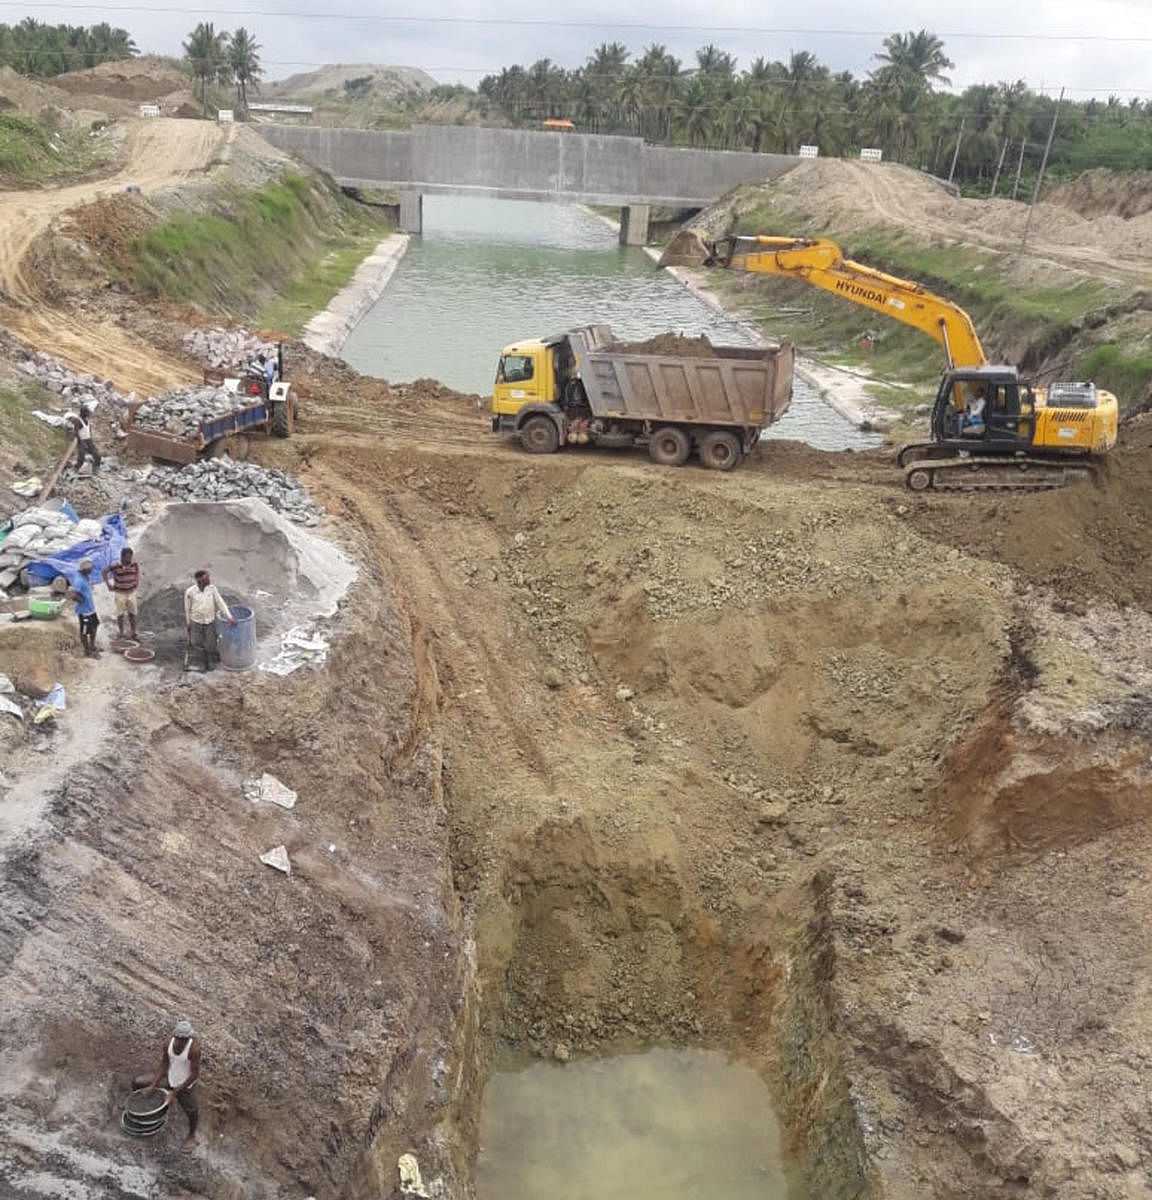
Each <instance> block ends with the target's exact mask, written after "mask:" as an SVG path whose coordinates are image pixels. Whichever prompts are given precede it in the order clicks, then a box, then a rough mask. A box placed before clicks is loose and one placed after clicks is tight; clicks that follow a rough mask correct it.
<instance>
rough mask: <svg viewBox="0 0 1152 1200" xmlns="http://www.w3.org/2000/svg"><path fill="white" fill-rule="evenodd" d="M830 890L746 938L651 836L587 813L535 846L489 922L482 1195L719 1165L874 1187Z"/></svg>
mask: <svg viewBox="0 0 1152 1200" xmlns="http://www.w3.org/2000/svg"><path fill="white" fill-rule="evenodd" d="M449 799H450V798H449ZM828 886H829V880H828V878H827V877H826V876H824V875H820V874H817V875H814V876H812V877H811V878H810V879H809V881H808V882H807V884H806V885H805V886H801V887H791V888H787V889H784V890H783V891H782V892H781V894H779V895H777V896H773V897H771V899H769V900H766V902H765V903H764V906H763V908H762V910H761V911H760V912H759V914H758V917H759V920H758V921H757V922H756V923H755V924H756V926H757V932H756V933H750V934H747V935H745V936H741V937H738V938H732V937H728V936H725V935H724V934H723V933H722V932H721V931H720V929H719V927H718V925H717V922H716V921H715V919H714V917H713V916H712V915H710V914H709V913H708V912H707V910H706V909H705V908H703V907H701V906H700V904H699V903H698V901H697V902H694V901H693V900H692V899H691V894H692V892H693V891H694V889H693V888H692V887H686V886H685V881H684V880H682V879H681V878H680V876H679V870H678V868H677V866H676V865H675V863H674V862H673V861H672V860H671V859H670V858H658V857H653V856H652V854H651V849H650V847H646V846H645V845H644V844H643V843H642V842H635V843H631V844H628V845H621V844H620V839H619V838H618V837H616V836H613V834H612V831H611V830H610V829H605V830H600V831H595V830H594V829H593V828H592V826H591V825H590V824H589V823H588V822H586V821H584V820H580V819H577V820H575V821H571V822H564V823H561V822H553V823H548V824H547V825H545V826H543V827H541V828H540V829H539V830H538V831H537V833H536V835H535V837H534V838H531V839H527V840H525V842H524V843H522V845H521V846H520V848H519V852H518V854H517V858H516V861H515V862H514V863H513V864H511V865H510V868H509V869H508V871H507V872H506V873H505V875H504V882H503V887H502V896H501V903H500V905H499V906H498V911H490V912H489V913H487V914H486V915H485V917H484V918H483V919H482V920H481V921H480V923H479V927H478V928H479V930H480V931H481V934H480V938H479V942H478V946H477V951H478V963H479V973H480V996H481V1020H480V1031H481V1036H480V1039H479V1041H478V1044H477V1049H476V1052H477V1055H478V1062H479V1069H478V1072H477V1074H478V1077H479V1079H480V1080H481V1081H483V1080H484V1079H485V1078H486V1080H487V1082H486V1084H485V1085H484V1094H483V1099H482V1101H481V1111H480V1114H479V1117H478V1118H477V1117H476V1114H475V1112H474V1111H473V1114H472V1121H473V1124H474V1125H475V1122H476V1121H477V1119H478V1124H479V1132H478V1135H477V1136H478V1139H479V1140H478V1159H477V1171H478V1174H477V1197H478V1200H497V1198H499V1200H529V1198H530V1197H532V1196H538V1195H543V1194H549V1195H553V1196H556V1197H557V1200H561V1198H563V1197H569V1196H571V1197H577V1196H583V1195H587V1194H589V1192H588V1191H587V1190H581V1188H582V1182H581V1181H582V1180H583V1181H584V1182H585V1183H586V1184H587V1185H588V1186H593V1184H594V1182H595V1181H598V1185H599V1186H600V1187H602V1188H603V1189H605V1190H604V1194H609V1195H615V1194H621V1195H629V1196H636V1197H637V1198H640V1197H644V1196H648V1195H652V1196H656V1195H661V1196H663V1197H664V1198H665V1200H682V1198H683V1200H687V1198H688V1197H691V1196H695V1195H697V1194H699V1193H698V1192H697V1191H694V1190H693V1188H694V1187H695V1183H693V1180H695V1181H696V1182H697V1183H698V1182H700V1180H701V1179H702V1178H704V1177H705V1175H706V1173H705V1174H701V1172H703V1171H704V1165H705V1164H707V1163H711V1164H712V1182H713V1184H714V1185H715V1186H719V1184H720V1182H721V1181H725V1182H726V1190H725V1193H724V1194H725V1195H730V1196H733V1197H736V1196H749V1197H751V1196H757V1197H761V1198H769V1200H775V1198H779V1200H784V1198H785V1197H787V1196H797V1197H814V1196H820V1197H827V1198H828V1200H837V1198H839V1197H843V1198H845V1200H847V1198H849V1197H857V1196H859V1195H861V1192H862V1188H863V1187H864V1186H865V1183H866V1179H867V1175H866V1170H865V1165H864V1154H863V1144H862V1141H861V1136H860V1133H859V1130H858V1129H857V1125H856V1117H855V1113H854V1110H853V1106H852V1101H851V1095H850V1087H849V1082H848V1078H847V1075H846V1073H845V1071H844V1067H843V1060H842V1055H841V1050H840V1047H839V1045H838V1035H837V1032H836V1024H837V1019H836V1003H835V999H834V994H833V979H834V964H833V954H832V948H831V934H830V930H829V927H828V914H827V893H828ZM478 1097H479V1092H477V1095H476V1096H474V1097H473V1103H475V1102H476V1100H477V1099H478ZM722 1097H726V1099H722ZM546 1098H547V1099H548V1100H549V1103H550V1104H551V1105H552V1107H551V1108H550V1109H548V1110H543V1109H542V1107H541V1106H542V1105H543V1104H544V1102H545V1099H546ZM557 1112H563V1113H564V1114H566V1117H565V1121H564V1122H563V1126H564V1129H565V1130H566V1131H567V1132H566V1134H564V1135H562V1134H561V1131H560V1127H559V1126H558V1125H557V1124H556V1116H557ZM608 1112H617V1113H618V1114H619V1115H620V1118H621V1121H622V1122H623V1125H624V1129H623V1131H622V1130H621V1128H620V1123H619V1122H615V1121H608V1120H607V1119H606V1114H607V1113H608ZM530 1114H535V1117H534V1118H533V1119H529V1118H530ZM629 1114H631V1115H630V1116H629ZM629 1120H631V1122H632V1126H631V1128H630V1129H629V1128H628V1121H629ZM753 1145H754V1146H755V1147H756V1150H755V1153H754V1154H753V1153H751V1152H750V1150H749V1148H750V1147H752V1146H753ZM550 1146H551V1147H552V1149H551V1150H550V1149H549V1147H550ZM673 1146H674V1147H675V1152H674V1153H673V1152H672V1148H673ZM577 1148H579V1149H578V1150H577ZM661 1150H663V1152H665V1155H666V1156H665V1159H664V1171H663V1172H661V1171H655V1170H653V1162H654V1161H655V1160H654V1158H653V1156H658V1155H659V1154H660V1153H661ZM553 1151H556V1152H555V1153H554V1152H553ZM573 1156H574V1157H573ZM581 1161H582V1162H584V1163H585V1164H587V1163H593V1164H596V1165H595V1167H594V1172H593V1174H592V1175H589V1174H587V1173H584V1174H581V1172H580V1171H579V1170H577V1169H576V1165H577V1164H578V1163H579V1162H581ZM566 1164H568V1165H566ZM673 1167H674V1170H673ZM669 1172H672V1173H671V1174H669ZM641 1181H644V1183H643V1186H641ZM542 1188H543V1189H545V1190H541V1189H542ZM653 1188H655V1189H656V1190H652V1189H653Z"/></svg>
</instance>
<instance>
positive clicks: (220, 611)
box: [184, 571, 236, 671]
mask: <svg viewBox="0 0 1152 1200" xmlns="http://www.w3.org/2000/svg"><path fill="white" fill-rule="evenodd" d="M193 578H194V579H195V580H196V582H195V583H194V584H193V585H192V586H191V587H190V588H189V589H188V590H187V591H186V592H185V593H184V629H185V632H186V633H187V635H188V647H189V649H190V650H193V649H194V650H201V651H203V654H204V670H205V671H211V670H212V657H213V656H214V655H215V656H216V657H219V654H218V652H217V650H216V618H217V616H221V617H223V618H224V620H225V621H227V622H228V624H229V625H235V624H236V618H235V617H234V616H233V615H232V611H231V609H229V607H228V605H227V604H225V603H224V597H223V596H221V595H220V592H219V589H218V588H217V587H216V585H215V584H214V583H213V582H212V580H211V578H210V577H209V575H208V572H207V571H197V572H196V574H195V575H194V576H193Z"/></svg>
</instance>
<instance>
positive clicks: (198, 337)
mask: <svg viewBox="0 0 1152 1200" xmlns="http://www.w3.org/2000/svg"><path fill="white" fill-rule="evenodd" d="M184 350H185V352H186V353H188V354H190V355H192V357H193V358H198V359H200V360H201V362H203V363H205V364H206V365H208V366H209V367H224V368H226V369H227V368H230V367H237V368H240V367H246V366H247V365H248V364H249V363H250V362H252V361H253V359H255V357H256V355H257V354H264V355H274V354H275V353H276V346H275V345H274V344H273V343H272V342H262V341H261V340H260V339H259V338H258V337H255V336H254V335H253V334H251V333H249V332H248V330H246V329H193V330H190V331H189V332H188V333H186V334H185V335H184Z"/></svg>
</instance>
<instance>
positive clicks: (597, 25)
mask: <svg viewBox="0 0 1152 1200" xmlns="http://www.w3.org/2000/svg"><path fill="white" fill-rule="evenodd" d="M27 7H28V5H27V2H26V0H0V8H19V9H27ZM46 7H47V8H49V9H51V10H53V11H84V12H87V11H97V12H101V13H108V12H146V13H149V14H150V15H152V16H157V15H163V14H165V13H171V14H174V15H178V16H198V17H201V18H203V17H205V16H213V17H217V16H220V17H276V18H279V19H283V18H285V17H288V18H291V19H298V20H320V21H365V22H372V23H376V24H389V25H399V24H412V25H516V26H541V27H544V28H547V29H646V30H655V31H657V32H661V31H663V32H667V33H753V34H766V35H772V36H779V37H889V36H890V35H891V34H892V30H891V29H782V28H769V27H766V26H757V25H667V24H661V23H655V22H645V21H563V20H552V19H550V18H545V17H457V16H453V17H437V16H427V15H409V14H404V15H398V14H394V13H333V12H296V11H284V10H277V9H261V8H216V9H212V10H211V11H210V12H209V11H206V10H205V8H204V7H200V8H156V7H154V6H153V5H149V4H111V5H109V4H95V3H94V4H55V3H50V4H48V5H46ZM936 36H937V37H939V38H941V39H945V38H951V39H953V40H954V41H961V40H969V41H1023V42H1117V43H1130V44H1152V36H1148V37H1142V36H1133V35H1131V34H1124V35H1120V34H1104V33H990V32H988V31H987V30H984V31H981V32H978V33H976V32H949V33H938V34H936Z"/></svg>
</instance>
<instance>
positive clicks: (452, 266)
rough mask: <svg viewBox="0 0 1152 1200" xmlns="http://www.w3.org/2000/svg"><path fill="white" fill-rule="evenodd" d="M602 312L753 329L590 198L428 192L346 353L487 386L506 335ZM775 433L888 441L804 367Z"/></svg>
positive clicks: (668, 325) (635, 330)
mask: <svg viewBox="0 0 1152 1200" xmlns="http://www.w3.org/2000/svg"><path fill="white" fill-rule="evenodd" d="M594 322H595V323H603V324H607V325H611V326H612V328H613V330H614V331H615V332H616V334H617V335H618V336H619V337H621V338H622V339H624V340H628V341H638V340H641V339H644V338H648V337H652V336H654V335H655V334H658V333H666V332H674V333H683V334H687V335H689V336H696V335H698V334H701V333H705V334H707V335H708V336H709V337H710V338H711V339H712V340H713V341H714V342H717V343H719V344H726V345H748V344H751V343H752V341H753V339H752V337H751V336H750V335H749V333H748V332H747V331H746V330H745V329H744V328H743V327H742V326H741V325H740V324H739V323H738V322H736V321H733V320H730V319H728V318H726V317H724V316H723V315H721V314H720V313H717V312H716V311H715V310H714V309H712V308H710V307H709V306H708V305H706V304H704V303H703V301H701V300H699V299H698V298H697V297H696V296H694V295H693V294H692V293H691V292H690V291H688V289H687V288H685V287H684V286H683V285H682V284H680V283H678V282H677V281H676V279H674V278H673V277H672V276H671V275H669V274H667V273H666V272H662V271H657V270H656V267H655V264H654V263H653V262H652V260H651V259H650V258H649V257H648V256H647V255H646V254H645V253H644V252H643V251H642V250H640V249H638V248H635V247H629V248H624V247H621V246H619V245H618V244H617V239H616V234H615V233H614V231H613V230H612V229H610V228H609V227H608V226H607V225H605V223H604V222H603V221H601V220H599V219H598V218H597V217H596V216H594V215H593V214H592V213H590V212H588V211H586V210H585V209H582V208H576V207H571V206H567V205H560V204H539V203H532V202H528V201H520V200H486V199H481V198H475V197H457V196H426V197H425V198H424V234H423V236H422V237H418V238H413V239H412V241H411V243H410V244H409V247H408V252H407V254H406V255H405V256H404V258H403V260H402V261H401V262H400V265H399V266H398V267H397V270H396V274H395V275H394V276H393V277H392V279H391V281H390V282H389V284H388V287H387V288H386V289H385V291H384V295H383V296H382V297H381V298H380V300H379V301H378V302H377V304H376V305H375V306H374V307H373V308H372V310H371V311H370V312H369V313H368V314H367V315H366V316H365V318H364V320H363V321H362V322H361V323H360V324H359V325H358V326H357V327H356V329H354V330H353V332H352V335H351V337H350V338H349V339H348V342H347V344H346V345H345V347H344V350H343V356H344V358H345V359H347V361H348V362H349V363H351V365H352V366H353V367H355V368H356V369H357V370H358V371H361V372H363V373H364V374H368V375H378V376H381V377H382V378H384V379H388V380H390V381H392V382H393V383H398V382H402V381H405V380H412V379H420V378H431V379H439V380H440V381H441V382H443V383H446V384H447V385H448V386H449V387H452V388H456V389H457V390H459V391H463V392H476V393H479V394H481V395H486V394H488V393H489V392H490V391H491V387H492V380H493V377H494V375H495V373H496V360H497V357H498V355H499V352H500V348H501V347H502V346H505V345H507V344H508V343H509V342H513V341H515V340H516V339H518V338H525V337H539V336H542V335H544V334H549V333H555V332H558V331H560V330H563V329H568V328H571V327H572V326H574V325H587V324H591V323H594ZM768 436H769V437H786V438H795V439H797V440H801V441H806V442H809V443H811V444H812V445H814V446H818V447H820V448H821V449H826V450H842V449H847V448H849V447H856V448H863V447H865V446H872V445H876V444H878V442H879V438H878V437H877V435H875V434H866V433H861V432H860V431H859V430H856V429H854V428H853V427H852V426H851V425H849V424H848V422H847V421H845V420H843V419H842V418H841V417H840V416H839V415H838V414H837V413H835V412H834V411H833V410H832V409H831V408H829V407H828V405H826V404H825V403H824V402H823V401H822V400H821V399H820V397H819V395H818V394H817V393H816V392H815V390H814V389H812V388H811V387H809V386H808V385H807V384H805V383H804V382H803V381H802V380H799V379H797V380H796V385H795V390H794V393H793V399H792V407H791V409H790V410H789V412H788V413H787V414H786V415H785V417H784V418H783V419H782V420H781V421H780V422H778V423H777V424H776V425H775V426H773V428H772V429H771V430H769V432H768Z"/></svg>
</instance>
